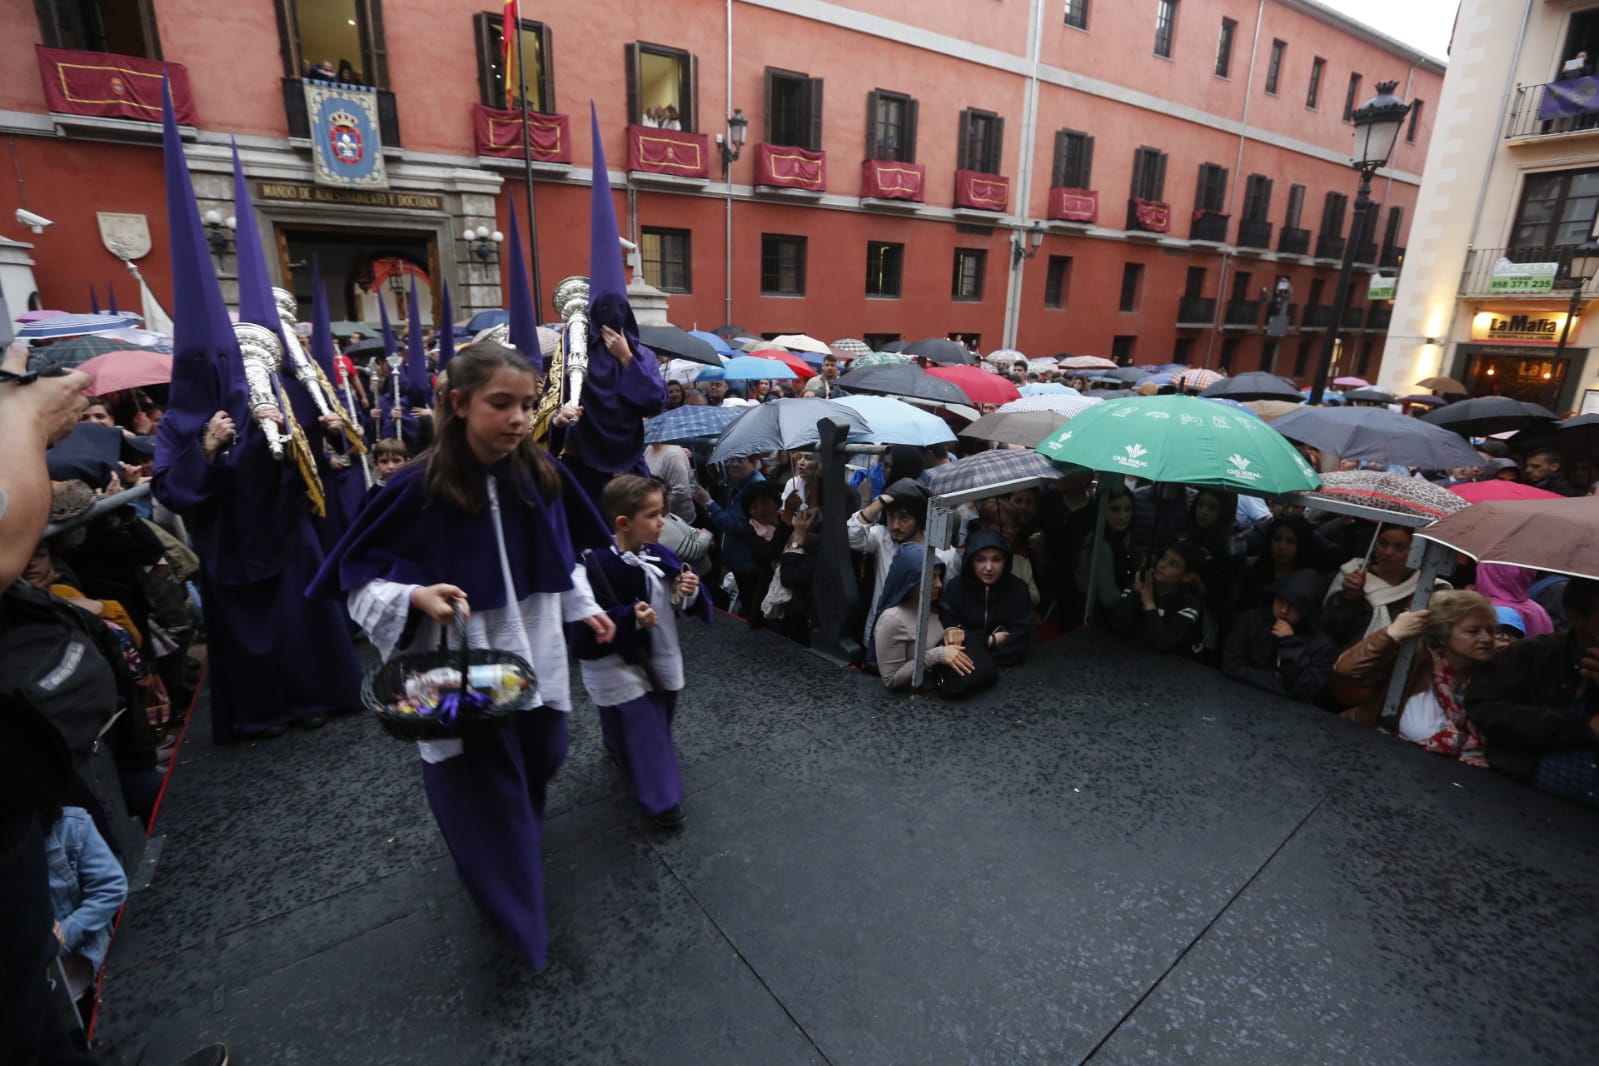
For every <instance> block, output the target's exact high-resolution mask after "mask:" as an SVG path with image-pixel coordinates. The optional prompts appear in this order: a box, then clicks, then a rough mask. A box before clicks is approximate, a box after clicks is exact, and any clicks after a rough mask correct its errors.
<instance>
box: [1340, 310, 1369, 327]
mask: <svg viewBox="0 0 1599 1066" xmlns="http://www.w3.org/2000/svg"><path fill="white" fill-rule="evenodd" d="M1365 323H1366V309H1365V308H1364V307H1346V308H1344V326H1343V328H1344V329H1359V328H1360V327H1361V326H1363V325H1365Z"/></svg>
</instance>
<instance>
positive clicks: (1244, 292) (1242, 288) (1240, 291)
mask: <svg viewBox="0 0 1599 1066" xmlns="http://www.w3.org/2000/svg"><path fill="white" fill-rule="evenodd" d="M1253 280H1254V275H1253V274H1251V273H1250V272H1249V271H1247V270H1240V271H1239V272H1238V273H1236V274H1234V275H1233V296H1232V299H1233V303H1243V302H1244V301H1246V300H1248V299H1249V292H1250V287H1249V283H1250V282H1251V281H1253Z"/></svg>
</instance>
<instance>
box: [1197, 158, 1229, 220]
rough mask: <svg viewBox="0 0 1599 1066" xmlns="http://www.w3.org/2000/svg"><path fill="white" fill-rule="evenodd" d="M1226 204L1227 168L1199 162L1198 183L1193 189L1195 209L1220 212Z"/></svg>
mask: <svg viewBox="0 0 1599 1066" xmlns="http://www.w3.org/2000/svg"><path fill="white" fill-rule="evenodd" d="M1226 206H1227V168H1226V167H1221V166H1217V165H1216V164H1215V163H1201V164H1199V185H1198V187H1197V188H1196V189H1195V190H1194V210H1195V211H1215V212H1218V213H1219V212H1220V211H1221V209H1222V208H1224V207H1226Z"/></svg>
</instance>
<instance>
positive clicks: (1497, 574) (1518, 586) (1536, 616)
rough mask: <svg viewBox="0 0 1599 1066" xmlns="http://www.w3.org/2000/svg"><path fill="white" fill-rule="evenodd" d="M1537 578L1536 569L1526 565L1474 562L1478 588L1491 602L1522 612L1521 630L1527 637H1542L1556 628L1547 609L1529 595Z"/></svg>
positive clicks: (1520, 613)
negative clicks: (1528, 567) (1476, 563)
mask: <svg viewBox="0 0 1599 1066" xmlns="http://www.w3.org/2000/svg"><path fill="white" fill-rule="evenodd" d="M1537 579H1538V572H1537V571H1536V570H1529V569H1527V568H1526V567H1525V566H1506V565H1504V564H1502V563H1481V564H1479V565H1478V566H1477V591H1478V592H1480V593H1482V594H1483V595H1484V596H1487V597H1488V598H1489V599H1490V600H1492V601H1493V602H1494V606H1496V607H1509V608H1510V609H1511V610H1513V611H1515V612H1516V613H1517V614H1519V615H1521V621H1522V632H1523V633H1524V634H1525V635H1526V636H1529V637H1541V636H1543V635H1544V634H1545V633H1553V632H1554V631H1555V624H1554V622H1553V621H1552V620H1551V619H1550V618H1549V612H1548V611H1546V610H1544V609H1543V607H1542V606H1541V605H1539V603H1538V601H1536V600H1534V599H1533V598H1532V597H1531V596H1529V595H1528V590H1529V589H1531V588H1532V583H1533V582H1534V581H1536V580H1537Z"/></svg>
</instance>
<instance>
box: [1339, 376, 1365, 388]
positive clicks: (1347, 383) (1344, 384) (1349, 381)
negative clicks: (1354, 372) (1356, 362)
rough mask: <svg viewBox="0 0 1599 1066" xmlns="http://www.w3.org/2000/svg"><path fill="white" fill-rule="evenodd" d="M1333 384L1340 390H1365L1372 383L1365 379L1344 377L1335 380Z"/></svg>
mask: <svg viewBox="0 0 1599 1066" xmlns="http://www.w3.org/2000/svg"><path fill="white" fill-rule="evenodd" d="M1333 384H1334V385H1337V386H1338V387H1339V388H1340V389H1363V388H1365V387H1366V386H1368V385H1370V384H1371V382H1369V381H1367V380H1366V379H1365V378H1357V377H1343V378H1333Z"/></svg>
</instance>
